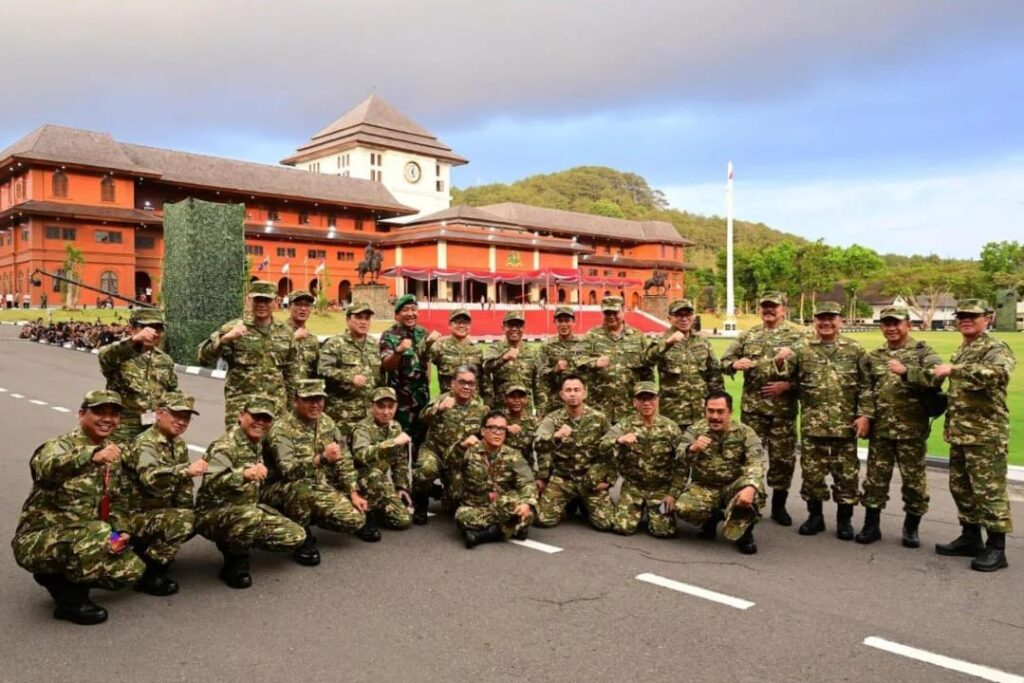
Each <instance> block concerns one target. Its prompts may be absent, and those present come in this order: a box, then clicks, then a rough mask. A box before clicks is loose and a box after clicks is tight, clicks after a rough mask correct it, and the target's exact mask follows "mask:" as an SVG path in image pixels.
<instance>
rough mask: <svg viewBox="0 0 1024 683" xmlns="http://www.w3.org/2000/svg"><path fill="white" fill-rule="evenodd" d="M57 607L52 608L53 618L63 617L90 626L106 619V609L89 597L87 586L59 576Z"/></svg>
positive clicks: (73, 622)
mask: <svg viewBox="0 0 1024 683" xmlns="http://www.w3.org/2000/svg"><path fill="white" fill-rule="evenodd" d="M57 594H58V595H59V596H60V597H59V599H58V600H57V609H55V610H53V618H54V619H64V620H65V621H70V622H71V623H72V624H79V625H81V626H92V625H93V624H102V623H103V622H104V621H106V620H107V610H105V609H103V608H102V607H100V606H99V605H97V604H96V603H94V602H93V601H92V600H90V599H89V588H88V587H87V586H83V585H81V584H78V583H72V582H70V581H68V580H67V579H65V578H63V577H61V578H60V580H59V583H58V584H57Z"/></svg>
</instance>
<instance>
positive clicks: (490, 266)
mask: <svg viewBox="0 0 1024 683" xmlns="http://www.w3.org/2000/svg"><path fill="white" fill-rule="evenodd" d="M497 262H498V250H497V249H495V248H494V245H493V244H491V245H489V246H488V247H487V270H488V271H490V272H492V273H493V272H494V271H495V270H497V268H495V264H496V263H497ZM487 298H488V299H490V300H491V301H494V302H497V301H498V288H497V287H496V286H495V284H494V282H493V281H492V282H488V283H487Z"/></svg>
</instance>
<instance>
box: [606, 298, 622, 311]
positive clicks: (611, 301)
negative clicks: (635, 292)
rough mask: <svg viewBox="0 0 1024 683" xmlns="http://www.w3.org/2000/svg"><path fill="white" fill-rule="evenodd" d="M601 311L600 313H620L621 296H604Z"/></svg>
mask: <svg viewBox="0 0 1024 683" xmlns="http://www.w3.org/2000/svg"><path fill="white" fill-rule="evenodd" d="M601 310H602V311H621V310H622V297H621V296H606V297H604V298H603V299H601Z"/></svg>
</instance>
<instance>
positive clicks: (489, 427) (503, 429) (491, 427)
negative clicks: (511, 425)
mask: <svg viewBox="0 0 1024 683" xmlns="http://www.w3.org/2000/svg"><path fill="white" fill-rule="evenodd" d="M484 429H486V430H487V431H489V432H494V433H495V434H501V433H503V432H507V431H508V427H505V426H502V425H484Z"/></svg>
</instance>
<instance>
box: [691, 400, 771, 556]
mask: <svg viewBox="0 0 1024 683" xmlns="http://www.w3.org/2000/svg"><path fill="white" fill-rule="evenodd" d="M701 435H704V436H707V437H709V438H710V439H711V441H712V443H711V445H709V446H708V447H707V448H705V449H704V450H702V451H700V452H699V453H694V452H692V451H691V450H690V446H691V445H692V444H693V442H694V441H696V440H697V437H699V436H701ZM679 452H680V466H681V471H680V472H679V474H678V475H677V477H678V478H680V479H683V480H686V479H688V480H689V484H688V485H687V486H686V488H685V489H684V490H683V492H682V494H681V495H680V496H679V498H678V499H677V500H676V509H675V512H676V515H677V516H678V517H679V518H680V519H682V520H683V521H685V522H688V523H690V524H693V525H695V526H703V525H705V524H707V523H708V521H709V520H712V519H713V518H714V514H715V513H716V512H718V511H724V518H725V527H724V528H723V529H722V535H724V536H725V537H726V538H727V539H729V540H730V541H738V540H740V539H741V538H742V537H743V535H744V534H745V533H746V532H747V530H748V529H750V528H752V527H753V525H754V524H756V523H757V520H758V519H759V518H760V517H761V508H762V507H763V506H764V500H765V488H764V471H765V458H764V451H763V450H762V448H761V440H760V439H759V438H758V436H757V433H756V432H755V431H754V429H753V428H752V427H750V426H748V425H745V424H743V423H741V422H731V423H730V425H729V428H728V429H727V430H725V431H724V432H714V431H712V430H711V426H710V425H709V424H708V422H707V420H706V419H704V420H699V421H698V422H695V423H694V424H692V425H691V426H690V428H689V429H687V430H686V432H685V433H684V434H683V439H682V441H681V442H680V444H679ZM747 486H753V487H754V488H755V489H756V490H757V492H756V493H755V495H754V505H753V507H750V508H743V507H740V506H738V505H735V503H734V502H733V500H734V498H735V497H736V494H738V493H739V492H740V490H742V489H744V488H746V487H747Z"/></svg>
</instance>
